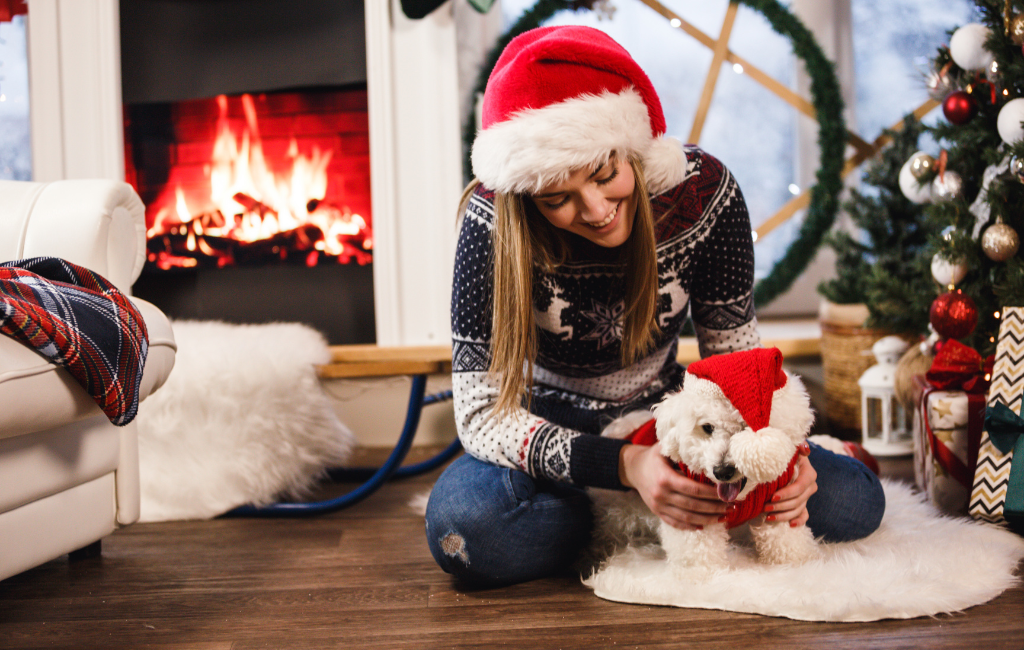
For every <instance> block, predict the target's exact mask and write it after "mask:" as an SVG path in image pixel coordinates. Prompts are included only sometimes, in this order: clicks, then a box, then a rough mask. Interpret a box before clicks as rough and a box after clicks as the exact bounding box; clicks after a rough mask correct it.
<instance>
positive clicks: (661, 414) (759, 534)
mask: <svg viewBox="0 0 1024 650" xmlns="http://www.w3.org/2000/svg"><path fill="white" fill-rule="evenodd" d="M653 412H654V421H653V423H648V424H647V425H646V426H645V427H642V430H643V429H646V430H647V433H648V436H647V440H643V439H642V437H643V433H640V437H639V438H638V437H633V442H634V443H636V444H653V443H654V442H655V439H654V438H653V435H651V434H653V431H651V430H652V429H653V430H656V432H657V440H659V441H660V442H661V453H663V454H664V455H665V456H667V457H668V458H670V459H671V460H673V461H675V462H676V463H678V464H679V465H680V470H681V471H682V472H683V473H684V474H687V475H689V476H690V477H691V478H694V479H695V480H699V481H701V482H704V483H711V484H714V485H716V486H717V488H718V496H719V498H721V499H722V500H723V501H726V502H730V503H732V504H734V505H735V506H736V507H735V508H731V509H730V510H731V512H730V514H729V515H728V518H727V521H726V522H725V523H720V524H715V525H711V526H705V527H704V528H703V530H692V531H685V530H679V529H676V528H672V527H670V526H668V525H663V524H662V522H661V520H660V519H659V518H658V517H656V516H655V515H654V514H653V513H651V511H650V510H649V509H648V508H647V506H646V505H645V504H644V503H643V501H642V500H641V499H640V497H639V495H638V494H637V493H636V492H635V491H631V492H627V493H623V492H616V491H613V490H591V497H592V499H593V501H594V510H595V534H594V546H593V547H592V551H593V553H594V554H596V555H599V556H600V555H604V556H607V555H609V554H611V553H612V552H614V551H615V549H617V548H621V547H623V546H625V545H627V544H629V543H634V544H636V543H638V542H639V543H645V542H654V541H655V540H657V541H660V543H661V546H662V547H663V549H664V551H665V554H666V558H667V560H668V562H669V564H670V566H671V567H672V568H673V571H674V572H675V573H676V575H677V576H679V577H681V578H684V579H688V580H700V579H706V578H707V577H709V576H710V575H711V574H713V573H714V572H716V571H720V570H723V569H725V568H727V567H728V565H729V562H728V557H727V548H728V545H729V533H728V528H732V527H734V526H738V525H740V524H742V523H743V522H745V521H747V520H750V521H751V525H750V531H751V535H752V538H753V541H754V547H755V549H756V552H757V555H758V557H759V559H760V560H761V561H762V562H765V563H771V564H782V563H800V562H804V561H807V560H809V559H812V558H814V557H816V556H817V555H818V553H819V549H818V546H817V543H816V542H815V540H814V537H813V535H812V534H811V531H810V529H808V528H807V527H806V526H798V527H795V528H794V527H791V526H790V525H789V523H788V522H779V523H776V522H766V521H764V517H762V516H759V515H760V513H761V512H762V509H763V505H764V503H765V500H766V499H770V498H771V494H772V493H774V491H775V489H777V488H779V487H782V486H784V485H786V484H788V483H789V482H790V481H791V480H792V478H793V477H794V476H795V472H796V462H797V459H798V456H799V451H798V446H799V445H801V444H805V440H806V437H807V433H808V431H809V430H810V428H811V425H812V424H813V421H814V415H813V413H812V411H811V407H810V400H809V398H808V396H807V391H806V389H805V388H804V386H803V383H802V382H801V381H800V379H799V378H797V377H796V376H793V375H788V374H786V373H785V372H784V371H783V370H782V355H781V353H780V352H779V351H778V350H777V349H775V348H771V349H756V350H747V351H743V352H733V353H730V354H726V355H720V356H716V357H710V358H708V359H704V360H702V361H698V362H695V363H692V364H690V366H689V367H688V368H687V370H686V377H685V381H684V384H683V389H682V390H681V391H680V392H678V393H675V394H672V395H668V396H667V397H666V398H665V399H664V400H663V401H662V402H661V403H660V404H658V405H657V406H655V407H654V409H653ZM650 419H651V414H650V413H635V414H629V415H627V416H626V417H624V418H621V419H620V420H617V421H615V422H613V423H612V424H611V425H610V426H609V427H608V428H606V429H605V431H604V433H603V435H609V436H612V437H625V435H626V434H629V433H631V432H634V431H636V430H637V427H638V425H639V424H640V423H642V422H643V421H644V420H650ZM642 430H641V431H642ZM752 518H753V519H752Z"/></svg>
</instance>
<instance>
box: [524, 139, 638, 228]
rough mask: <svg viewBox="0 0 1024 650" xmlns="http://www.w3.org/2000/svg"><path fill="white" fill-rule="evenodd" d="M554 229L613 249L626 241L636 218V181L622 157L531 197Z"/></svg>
mask: <svg viewBox="0 0 1024 650" xmlns="http://www.w3.org/2000/svg"><path fill="white" fill-rule="evenodd" d="M530 198H531V199H532V200H533V203H534V205H536V206H537V209H538V210H540V213H541V214H542V215H544V218H545V219H547V220H548V221H550V222H551V225H553V226H555V227H556V228H561V229H563V230H568V231H569V232H572V233H575V234H577V235H579V236H580V237H585V238H586V239H589V240H590V241H591V242H593V243H595V244H597V245H598V246H604V247H605V248H615V247H616V246H621V245H622V244H624V243H625V242H626V240H627V239H628V238H629V233H630V232H632V230H633V219H634V217H635V215H636V178H635V177H634V176H633V168H632V167H631V166H630V164H629V161H628V160H627V159H625V158H617V157H615V156H613V157H612V158H611V159H609V160H608V162H606V163H605V164H604V165H601V166H600V167H598V168H597V169H592V168H591V169H580V170H577V171H575V172H573V173H572V174H570V175H569V177H568V178H567V179H565V180H564V181H562V182H560V183H552V184H551V185H548V186H546V187H543V188H541V190H540V191H539V192H537V193H536V194H533V195H531V196H530Z"/></svg>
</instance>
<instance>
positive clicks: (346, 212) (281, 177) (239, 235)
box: [146, 95, 373, 269]
mask: <svg viewBox="0 0 1024 650" xmlns="http://www.w3.org/2000/svg"><path fill="white" fill-rule="evenodd" d="M241 102H242V109H243V112H244V115H245V127H244V128H243V129H242V131H241V133H240V134H239V133H236V132H235V130H233V129H232V126H231V123H230V121H229V119H228V98H227V97H226V96H224V95H221V96H219V97H217V107H218V111H219V115H218V119H217V126H216V139H215V140H214V144H213V151H212V153H211V156H210V162H209V164H208V165H207V166H206V168H205V169H206V170H207V171H208V177H209V195H208V196H195V195H192V196H186V192H185V190H184V189H183V188H182V187H181V185H180V184H179V185H176V186H174V188H173V199H170V198H169V197H168V198H166V199H164V200H161V201H158V202H157V203H158V204H159V205H162V207H160V208H159V210H158V211H157V212H156V215H155V218H154V221H153V225H152V227H151V228H149V230H148V231H147V233H146V234H147V238H148V239H149V240H150V246H149V249H150V251H149V260H150V262H153V263H155V264H156V265H157V266H158V267H160V268H163V269H167V268H170V267H173V266H196V265H197V264H198V261H197V259H199V258H202V257H206V258H210V259H211V260H213V261H215V263H216V264H217V265H218V266H226V265H229V264H232V263H235V262H240V261H246V260H248V259H257V258H259V257H260V256H263V257H268V256H269V257H280V258H282V259H283V258H286V257H287V256H288V255H289V253H292V252H294V253H300V254H301V255H302V256H303V259H304V260H305V262H306V264H308V265H310V266H312V265H315V264H316V263H318V262H319V260H320V259H321V257H323V256H328V257H334V258H337V260H338V261H339V262H343V263H344V262H348V261H350V260H352V259H354V260H355V261H357V262H359V263H361V264H365V263H366V262H368V261H369V259H370V255H371V254H370V251H371V250H372V248H373V244H372V239H371V234H370V228H369V225H368V224H367V222H366V220H365V219H364V218H363V217H362V216H361V215H359V214H356V213H353V212H352V211H351V210H350V209H349V208H348V207H347V206H344V205H339V204H338V203H336V202H335V201H333V200H329V199H328V198H327V197H328V191H327V190H328V187H327V186H328V174H327V166H328V164H329V163H330V161H331V157H332V155H333V152H332V151H329V150H328V151H321V150H320V148H319V147H318V146H315V145H314V146H313V147H312V151H311V152H309V153H308V155H307V154H304V153H302V152H300V150H299V145H298V142H297V141H296V139H295V138H294V137H292V138H291V140H290V143H289V147H288V151H287V153H286V154H285V161H284V162H285V164H284V165H279V166H284V167H285V169H284V170H283V171H281V172H277V171H275V170H274V169H273V168H272V166H271V165H270V164H268V162H267V159H266V156H265V155H264V150H263V144H262V140H261V138H260V129H259V123H258V121H257V117H256V108H255V104H254V102H253V99H252V96H250V95H242V97H241ZM167 192H168V190H165V194H167Z"/></svg>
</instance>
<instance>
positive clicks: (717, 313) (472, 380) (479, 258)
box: [451, 147, 760, 488]
mask: <svg viewBox="0 0 1024 650" xmlns="http://www.w3.org/2000/svg"><path fill="white" fill-rule="evenodd" d="M686 157H687V175H686V178H685V180H684V181H683V182H682V183H680V184H679V185H677V186H676V187H674V188H671V189H669V190H667V191H665V192H663V193H661V194H659V195H657V196H653V197H651V204H652V208H653V210H654V219H655V239H656V241H657V249H656V250H657V259H658V298H659V300H658V314H657V319H658V324H659V326H660V327H661V334H660V335H659V336H658V338H657V340H656V344H655V346H654V348H653V351H652V352H651V353H650V354H649V355H647V356H646V357H645V358H643V359H640V360H639V361H637V362H636V363H634V364H632V365H631V366H629V367H626V368H624V367H623V366H622V363H621V360H620V357H621V338H622V326H621V318H620V317H621V314H622V311H623V309H624V301H623V295H624V294H623V284H622V281H623V277H624V269H623V267H622V265H621V264H619V263H617V262H616V259H615V255H616V254H617V251H615V250H609V249H601V250H589V249H588V250H589V254H588V256H587V261H570V262H567V263H565V264H563V265H561V266H559V267H558V268H557V269H556V270H555V271H554V272H552V273H545V272H542V271H540V270H536V271H535V272H534V278H533V293H534V300H533V303H534V317H535V320H536V324H537V327H538V351H537V358H536V361H535V365H534V387H533V392H532V398H531V412H530V413H527V412H526V411H525V409H521V411H520V413H518V414H515V415H512V416H506V417H501V418H497V417H491V415H492V412H493V409H494V406H495V404H496V402H497V397H498V382H497V380H496V379H495V378H493V377H490V376H488V372H487V369H488V366H489V363H490V343H491V296H492V291H493V262H492V260H491V248H492V243H491V230H492V226H493V222H494V203H493V199H494V194H493V192H491V191H489V190H487V189H486V188H483V187H478V188H477V190H476V192H475V193H474V194H473V195H472V197H471V198H470V200H469V204H468V206H467V208H466V213H465V215H464V218H463V220H462V225H461V229H460V232H459V241H458V245H457V249H456V258H455V272H454V279H453V291H452V309H451V318H452V338H453V342H452V389H453V393H454V405H455V420H456V426H457V428H458V432H459V438H460V440H461V441H462V444H463V446H464V447H465V449H466V451H467V452H468V453H470V454H471V455H473V456H475V457H477V458H480V459H482V460H486V461H489V462H492V463H495V464H498V465H502V466H505V467H513V468H516V469H520V470H523V471H525V472H527V473H528V474H530V475H531V476H534V477H538V478H546V479H550V480H555V481H567V482H571V483H574V484H576V485H581V486H587V485H589V486H595V487H607V488H622V484H621V483H620V481H619V475H618V462H619V460H618V459H619V449H620V448H621V447H622V445H623V444H625V441H623V440H614V439H610V438H603V437H600V436H599V435H596V434H598V433H600V430H601V428H602V427H603V426H604V425H606V424H607V423H608V422H610V421H611V420H612V419H613V418H615V417H617V416H619V415H621V414H623V413H627V412H630V411H634V410H638V409H646V408H649V407H650V406H651V405H653V404H654V403H656V402H657V401H658V400H659V399H660V398H661V397H662V396H663V395H664V394H665V393H666V392H667V391H669V390H672V389H675V388H678V387H679V385H681V382H682V375H683V373H682V368H681V367H680V366H679V364H678V363H677V362H676V346H677V343H678V339H679V335H680V332H681V330H682V328H683V325H684V323H685V322H686V319H687V316H691V317H692V318H693V321H694V327H695V330H696V333H697V339H698V343H699V347H700V354H701V356H702V357H706V356H709V355H712V354H718V353H724V352H733V351H736V350H745V349H750V348H754V347H758V346H759V345H760V339H759V337H758V334H757V329H756V320H755V318H754V306H753V298H752V288H753V280H754V254H753V242H752V238H751V228H750V218H749V216H748V214H747V208H746V204H745V203H744V201H743V196H742V194H741V193H740V189H739V187H738V186H737V184H736V181H735V180H734V179H733V177H732V175H731V174H730V173H729V171H728V170H727V169H726V168H725V167H724V166H723V165H722V164H721V163H720V162H719V161H718V160H717V159H715V158H713V157H712V156H710V155H708V154H706V153H704V152H703V151H701V150H699V149H697V148H694V147H687V148H686ZM535 216H536V217H537V218H543V217H541V216H540V215H535ZM571 237H575V236H574V235H571ZM579 240H580V242H581V246H586V245H587V244H589V242H585V241H583V240H582V238H579ZM591 249H597V247H596V246H592V245H591ZM588 434H593V435H588Z"/></svg>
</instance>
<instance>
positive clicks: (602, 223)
mask: <svg viewBox="0 0 1024 650" xmlns="http://www.w3.org/2000/svg"><path fill="white" fill-rule="evenodd" d="M620 205H622V201H619V202H618V203H616V204H615V209H614V210H612V211H611V214H609V215H608V216H607V217H605V218H604V221H599V222H597V223H587V225H588V226H590V227H591V228H593V229H595V230H597V229H599V228H604V227H605V226H607V225H608V224H610V223H611V222H612V221H613V220H614V219H615V215H617V214H618V213H619V206H620Z"/></svg>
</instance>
